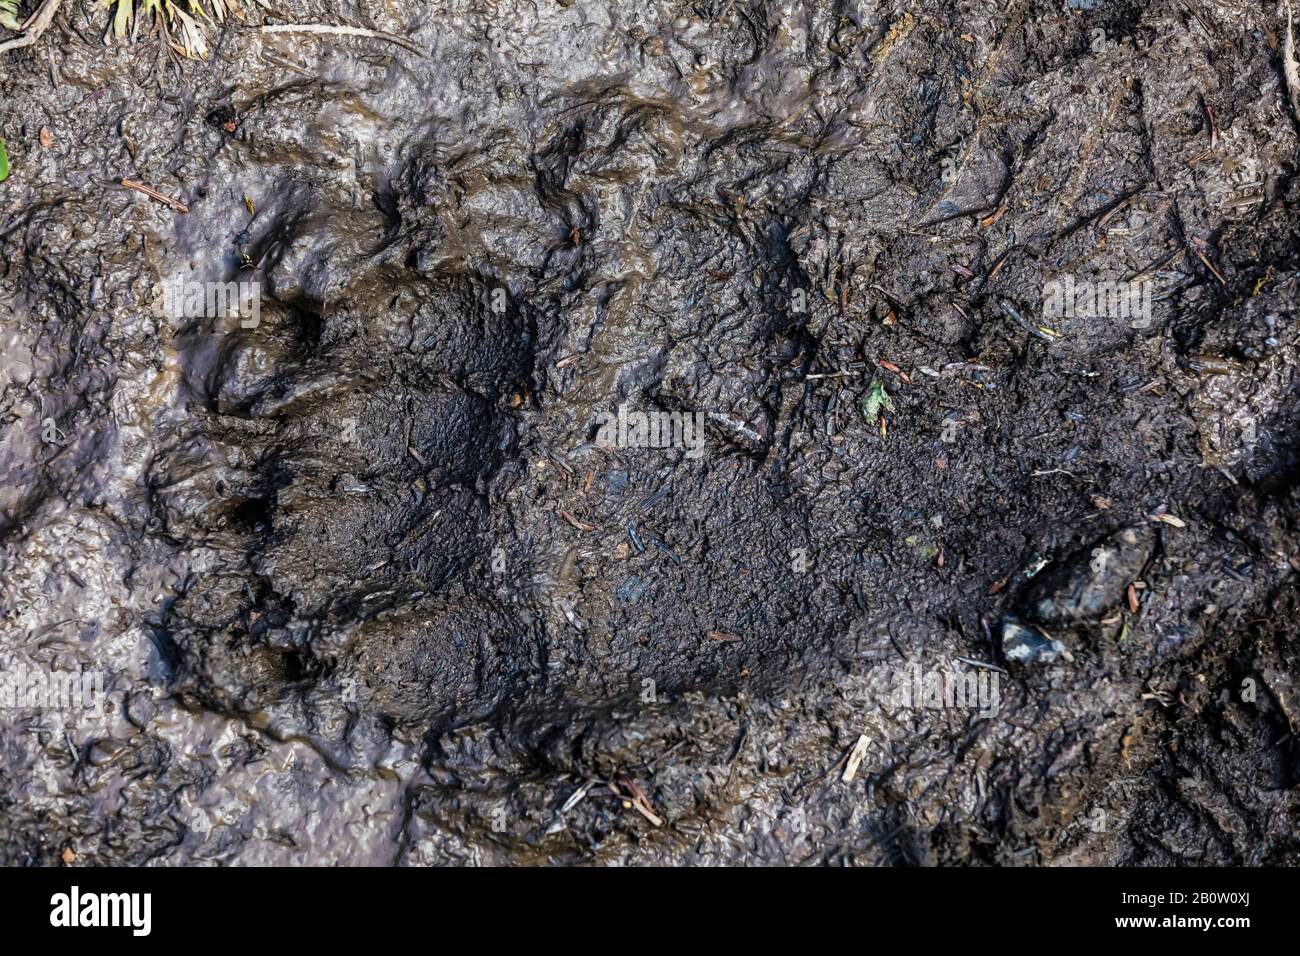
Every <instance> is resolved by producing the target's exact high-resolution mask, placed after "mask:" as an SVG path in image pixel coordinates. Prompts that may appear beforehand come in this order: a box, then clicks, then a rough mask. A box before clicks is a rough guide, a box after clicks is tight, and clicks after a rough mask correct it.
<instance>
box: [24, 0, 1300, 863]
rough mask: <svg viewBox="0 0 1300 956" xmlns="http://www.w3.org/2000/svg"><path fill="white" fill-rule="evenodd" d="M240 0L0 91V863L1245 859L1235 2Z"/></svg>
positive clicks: (1250, 608) (1294, 554)
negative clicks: (226, 21)
mask: <svg viewBox="0 0 1300 956" xmlns="http://www.w3.org/2000/svg"><path fill="white" fill-rule="evenodd" d="M275 6H276V10H277V15H276V16H274V17H270V16H268V17H267V18H266V22H281V21H290V22H323V23H347V24H353V25H358V26H365V27H369V28H373V29H379V30H384V31H388V32H391V33H395V34H399V35H401V36H403V37H408V38H410V39H411V40H412V41H413V42H414V43H415V44H416V45H417V46H418V47H419V48H420V49H422V50H424V51H427V55H425V56H416V55H414V54H412V53H410V52H408V51H407V50H405V49H403V48H401V47H399V46H396V45H394V44H391V43H386V42H384V41H381V40H370V39H356V38H339V37H310V36H286V35H282V34H277V35H269V34H261V33H258V32H256V31H255V30H253V29H251V28H250V27H249V26H246V25H243V26H241V25H239V24H234V25H232V26H230V27H228V28H227V29H225V30H224V31H221V32H219V34H218V39H217V40H216V42H215V43H214V52H213V56H212V59H211V61H210V63H209V64H207V65H190V66H188V67H187V68H185V69H184V70H183V71H179V72H178V71H177V70H176V69H175V68H174V67H172V66H171V65H169V64H167V63H166V61H165V59H164V58H162V57H160V55H159V54H158V52H157V48H156V46H155V44H154V43H153V42H152V40H150V39H149V38H145V37H141V38H139V39H137V40H136V41H135V42H134V43H132V44H115V45H110V46H107V47H105V46H102V45H100V43H99V40H98V37H99V34H100V32H101V31H102V28H103V26H104V17H103V16H102V15H101V14H100V12H99V11H98V10H97V9H93V8H91V7H87V8H86V9H85V10H82V9H80V8H79V7H78V8H75V9H69V10H68V11H66V12H65V13H63V14H60V16H59V18H58V19H57V20H56V22H55V27H54V28H53V30H52V31H51V33H50V34H48V35H47V36H46V37H45V38H44V39H43V41H42V43H41V44H38V45H37V46H36V47H34V48H32V49H30V50H25V51H18V52H14V53H9V54H6V55H5V57H4V59H3V62H2V63H0V68H2V69H3V83H2V85H0V95H2V97H3V99H2V100H0V135H2V136H3V137H4V139H5V140H6V142H7V143H8V148H9V153H10V156H11V159H12V161H13V175H12V176H11V178H10V179H9V180H8V181H7V182H5V183H3V184H0V252H2V254H3V279H2V281H0V308H2V310H3V314H2V316H0V318H2V319H3V325H2V326H0V335H2V336H3V343H4V352H3V359H2V360H0V376H2V377H3V388H4V391H3V395H2V398H0V415H2V416H3V419H2V420H3V424H4V432H3V438H2V439H0V562H3V564H2V565H0V566H2V568H3V573H2V575H0V594H2V595H3V611H4V619H3V623H2V624H0V627H2V628H3V640H2V643H0V651H2V653H3V657H4V661H5V666H6V667H8V668H14V667H17V666H19V664H24V665H25V666H33V667H35V666H42V665H43V666H45V667H47V668H48V667H62V668H65V669H77V668H85V669H95V670H99V671H102V672H103V674H104V679H105V687H106V691H107V694H108V698H109V701H108V704H107V705H106V708H107V709H106V711H105V713H104V714H103V715H102V716H101V717H94V716H92V715H87V714H84V713H66V712H60V711H48V710H45V711H42V710H30V709H13V708H10V709H7V710H4V711H3V712H0V726H2V727H3V737H2V738H0V746H2V748H3V756H2V757H0V860H3V862H5V863H9V864H27V863H32V864H54V863H57V862H59V861H60V860H63V861H65V862H67V861H75V862H77V863H91V864H95V863H146V862H157V863H170V864H179V863H197V862H206V861H213V862H231V863H263V862H277V863H328V862H343V863H400V864H430V863H443V862H474V863H541V862H548V861H550V862H586V861H590V862H626V863H647V862H662V863H687V862H708V863H742V862H757V861H762V862H770V863H858V864H879V863H924V864H934V863H944V864H951V863H999V864H1071V863H1085V862H1086V863H1115V864H1134V863H1171V862H1178V863H1247V864H1261V863H1274V864H1276V863H1295V862H1298V861H1300V837H1298V836H1297V833H1298V832H1300V830H1298V828H1297V823H1298V822H1300V791H1298V790H1297V784H1300V763H1298V762H1297V758H1298V756H1300V754H1298V753H1297V742H1296V736H1295V735H1296V732H1297V730H1300V726H1298V722H1300V687H1298V684H1297V674H1298V673H1300V670H1298V665H1300V641H1298V640H1297V628H1296V624H1295V621H1296V615H1297V612H1298V610H1300V608H1298V607H1297V598H1296V594H1295V587H1294V585H1295V576H1296V573H1297V568H1300V531H1298V528H1297V510H1296V506H1297V494H1298V493H1297V488H1296V477H1297V463H1298V457H1297V456H1298V449H1297V428H1296V426H1297V420H1298V419H1300V393H1298V392H1297V380H1296V368H1297V361H1298V358H1297V340H1298V339H1300V328H1298V327H1297V323H1296V304H1297V297H1298V296H1297V279H1298V278H1300V271H1298V270H1300V249H1298V247H1297V222H1298V220H1297V209H1298V208H1300V183H1297V180H1296V176H1295V173H1296V163H1297V152H1296V130H1297V121H1298V119H1300V117H1297V116H1296V115H1295V114H1294V112H1293V110H1292V107H1291V105H1290V103H1289V101H1288V95H1287V89H1286V84H1285V80H1284V53H1283V44H1284V38H1285V33H1286V29H1285V20H1284V19H1283V17H1282V16H1281V15H1280V14H1279V11H1278V9H1277V6H1276V5H1275V4H1273V3H1256V2H1250V3H1245V2H1241V3H1226V2H1219V3H1206V4H1195V5H1188V4H1184V3H1179V2H1155V3H1150V4H1138V3H1129V2H1111V0H1099V2H1096V3H1090V4H1062V3H1059V2H1054V3H1047V2H1037V0H1013V2H1010V3H1001V2H998V3H993V2H963V3H938V2H923V3H894V2H860V3H853V2H846V3H835V4H768V3H739V2H708V3H697V4H693V5H692V4H686V3H659V4H645V3H637V4H624V3H586V2H568V3H564V2H561V3H556V2H552V0H538V2H536V3H534V2H526V3H507V2H502V3H491V2H482V0H469V2H460V3H451V4H434V5H424V4H421V5H414V4H402V3H395V4H390V5H388V6H386V7H385V8H384V9H383V10H382V11H374V10H372V9H371V8H370V7H357V6H356V5H353V4H345V5H344V6H342V7H333V6H331V7H326V6H322V5H319V4H310V3H300V2H292V3H287V4H280V3H277V4H275ZM1073 7H1088V9H1073ZM42 128H45V129H47V130H48V131H49V134H50V135H49V137H48V138H49V140H50V145H49V146H48V147H45V146H42V145H41V144H40V137H39V132H40V130H41V129H42ZM123 178H127V179H130V180H134V181H138V182H142V183H146V184H148V185H150V186H151V187H153V188H154V189H156V190H158V191H160V192H162V193H163V194H166V195H169V196H172V197H175V198H177V199H179V200H180V201H182V202H183V203H185V204H186V205H187V206H188V210H189V211H188V213H185V214H181V213H178V212H175V211H172V210H171V209H169V208H167V207H166V206H165V205H162V204H159V203H156V202H153V201H152V200H150V199H148V198H146V197H145V196H143V195H141V194H140V193H138V192H132V191H129V190H126V189H123V188H122V187H121V186H120V185H119V182H120V180H121V179H123ZM1064 274H1070V275H1074V276H1077V277H1079V278H1080V280H1081V281H1085V280H1086V281H1104V280H1123V281H1139V280H1140V281H1146V280H1149V281H1151V282H1152V283H1154V285H1155V295H1154V302H1153V303H1152V315H1151V316H1150V321H1148V322H1145V323H1142V322H1130V321H1123V320H1118V319H1115V318H1096V317H1093V318H1084V317H1069V318H1063V319H1060V320H1057V321H1052V322H1050V323H1049V322H1047V321H1046V320H1045V319H1043V318H1041V315H1042V308H1043V297H1044V286H1045V283H1047V282H1049V281H1051V280H1054V279H1055V278H1056V277H1058V276H1061V275H1064ZM178 275H179V276H183V277H184V278H186V279H187V280H189V281H256V282H259V283H261V291H262V298H261V305H260V321H259V323H258V325H257V327H255V328H242V327H241V324H240V323H239V321H237V320H236V319H229V318H192V319H183V318H176V317H172V316H162V315H160V314H159V310H157V309H156V308H155V307H154V306H155V301H156V298H157V295H158V289H159V284H160V283H161V282H162V281H163V280H165V279H168V278H170V277H175V276H178ZM800 306H803V308H800ZM1044 328H1046V329H1047V331H1044ZM880 387H883V388H884V390H885V393H886V395H887V397H888V403H887V404H884V405H881V407H880V408H879V409H877V410H875V411H873V413H872V414H871V415H864V413H863V405H864V402H865V401H866V400H867V399H868V398H869V396H871V395H872V394H873V392H875V391H876V390H878V389H879V388H880ZM878 398H879V396H878V392H877V399H878ZM873 404H877V405H879V404H880V401H879V400H877V401H874V402H873ZM620 405H625V406H627V407H629V408H632V409H636V410H640V411H661V412H670V413H671V412H676V413H686V414H691V413H694V412H700V413H702V414H703V415H704V416H705V421H706V426H705V440H704V445H703V453H702V454H700V455H698V456H696V455H693V454H691V453H689V450H688V449H686V448H684V447H676V448H663V449H656V448H635V447H614V448H608V447H605V446H604V445H603V443H602V442H601V441H599V440H598V439H599V431H598V424H599V421H600V414H601V413H602V412H615V411H616V410H617V408H618V406H620ZM876 414H879V416H880V417H879V418H876ZM869 419H875V420H869ZM50 424H52V425H53V426H54V430H53V431H51V430H50V429H49V425H50ZM882 424H883V427H882ZM1053 642H1055V643H1053ZM1031 644H1032V647H1030V645H1031ZM958 661H962V662H966V663H964V664H960V665H956V666H965V667H973V668H975V669H976V670H977V671H980V672H983V673H984V674H985V675H997V678H998V681H999V683H998V688H999V692H1000V701H999V705H998V706H997V707H996V708H993V709H991V710H989V709H972V708H965V709H963V708H958V707H944V708H937V709H936V708H925V707H917V706H905V705H900V701H899V699H898V698H897V695H896V694H894V693H893V689H894V688H893V685H892V684H891V676H896V675H897V674H899V673H907V672H908V671H909V669H910V668H913V667H918V668H923V669H926V670H932V669H935V668H941V667H944V666H954V662H958ZM970 662H974V663H970ZM862 737H865V741H864V742H863V746H862V747H859V748H857V750H856V752H855V753H854V754H853V755H852V763H853V765H855V766H856V768H857V769H856V773H855V774H853V775H852V777H853V779H852V780H851V781H848V782H846V781H845V780H844V779H843V776H844V773H843V771H844V768H845V766H846V761H848V759H849V757H850V751H851V750H854V748H855V744H857V743H858V742H859V740H860V738H862ZM859 761H860V762H859ZM656 824H658V825H656Z"/></svg>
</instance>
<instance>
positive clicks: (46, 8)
mask: <svg viewBox="0 0 1300 956" xmlns="http://www.w3.org/2000/svg"><path fill="white" fill-rule="evenodd" d="M62 2H63V0H45V2H44V3H42V4H41V5H40V7H39V8H38V9H37V10H36V12H35V13H33V14H32V15H31V16H30V17H28V18H27V22H26V23H24V24H23V32H22V33H20V34H18V36H16V37H14V38H13V39H12V40H6V41H5V42H4V43H0V53H4V52H5V51H6V50H17V49H18V48H19V47H25V46H31V45H32V44H33V43H35V42H36V41H37V40H39V39H40V38H41V34H42V33H44V32H45V31H46V30H48V29H49V27H50V24H51V23H52V22H54V14H56V13H58V12H59V4H61V3H62Z"/></svg>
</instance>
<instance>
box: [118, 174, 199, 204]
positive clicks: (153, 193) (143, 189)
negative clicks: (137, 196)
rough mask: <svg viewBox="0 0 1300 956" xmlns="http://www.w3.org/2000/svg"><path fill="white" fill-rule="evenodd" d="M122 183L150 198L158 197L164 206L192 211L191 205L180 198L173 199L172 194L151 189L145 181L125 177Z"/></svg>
mask: <svg viewBox="0 0 1300 956" xmlns="http://www.w3.org/2000/svg"><path fill="white" fill-rule="evenodd" d="M122 185H123V186H125V187H126V188H127V189H134V190H135V191H136V192H139V193H144V194H145V195H146V196H148V197H149V198H150V199H156V200H158V201H159V202H160V203H162V204H163V205H164V206H167V207H169V208H171V209H173V210H175V211H176V212H189V211H190V207H189V206H187V205H185V203H183V202H181V201H180V200H179V199H173V198H172V197H171V196H164V195H163V194H162V193H160V192H159V191H158V190H156V189H151V188H150V187H148V186H146V185H145V184H144V183H137V182H134V181H132V180H130V179H123V180H122Z"/></svg>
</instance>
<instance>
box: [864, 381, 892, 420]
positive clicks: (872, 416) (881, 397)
mask: <svg viewBox="0 0 1300 956" xmlns="http://www.w3.org/2000/svg"><path fill="white" fill-rule="evenodd" d="M882 408H883V409H884V410H885V411H887V412H892V411H893V410H894V402H893V399H891V398H890V397H889V393H888V392H886V391H885V383H884V382H882V381H881V380H880V379H879V378H877V379H876V380H875V381H873V382H872V383H871V388H869V389H867V397H866V398H864V399H863V400H862V416H863V417H864V418H865V419H866V420H867V424H869V425H874V424H875V423H876V419H878V418H879V417H880V410H881V409H882Z"/></svg>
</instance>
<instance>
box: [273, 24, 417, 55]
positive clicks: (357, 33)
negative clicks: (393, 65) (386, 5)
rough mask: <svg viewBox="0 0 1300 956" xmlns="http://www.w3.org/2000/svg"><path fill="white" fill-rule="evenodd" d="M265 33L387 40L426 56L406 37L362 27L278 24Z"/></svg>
mask: <svg viewBox="0 0 1300 956" xmlns="http://www.w3.org/2000/svg"><path fill="white" fill-rule="evenodd" d="M261 29H262V32H263V33H321V34H326V35H328V36H341V37H369V38H370V39H372V40H387V41H388V42H389V43H396V44H397V45H398V46H400V47H403V48H405V49H407V50H410V51H411V52H412V53H414V54H416V55H417V56H424V55H425V54H424V51H423V50H421V49H420V48H419V47H418V46H416V45H415V44H414V43H412V42H411V41H410V40H407V39H406V38H405V37H399V36H394V35H393V34H391V33H383V32H381V31H379V30H364V29H362V28H361V27H332V26H329V25H327V24H324V23H278V24H274V25H272V26H269V27H262V28H261Z"/></svg>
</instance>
